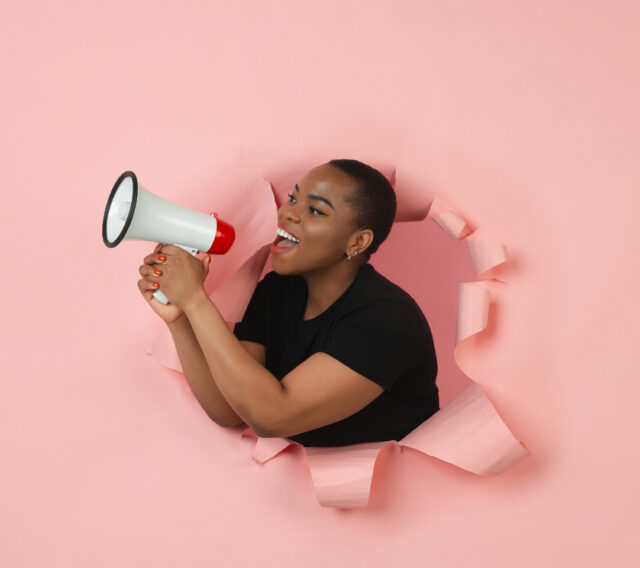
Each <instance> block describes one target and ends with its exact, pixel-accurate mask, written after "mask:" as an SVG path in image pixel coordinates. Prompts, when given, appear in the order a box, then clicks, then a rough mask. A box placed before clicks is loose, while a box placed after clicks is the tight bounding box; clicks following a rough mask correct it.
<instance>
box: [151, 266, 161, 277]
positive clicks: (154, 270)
mask: <svg viewBox="0 0 640 568" xmlns="http://www.w3.org/2000/svg"><path fill="white" fill-rule="evenodd" d="M153 273H154V274H155V275H156V276H160V275H161V274H162V271H160V270H158V269H157V268H154V269H153Z"/></svg>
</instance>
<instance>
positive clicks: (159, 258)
mask: <svg viewBox="0 0 640 568" xmlns="http://www.w3.org/2000/svg"><path fill="white" fill-rule="evenodd" d="M158 260H159V261H160V262H164V261H165V260H167V257H166V256H165V255H164V254H159V255H158Z"/></svg>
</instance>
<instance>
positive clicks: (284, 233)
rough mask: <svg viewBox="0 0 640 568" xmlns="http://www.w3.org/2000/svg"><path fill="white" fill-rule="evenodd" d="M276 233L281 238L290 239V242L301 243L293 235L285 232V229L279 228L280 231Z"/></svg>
mask: <svg viewBox="0 0 640 568" xmlns="http://www.w3.org/2000/svg"><path fill="white" fill-rule="evenodd" d="M276 233H277V234H278V235H280V236H281V237H284V238H285V239H289V240H290V241H293V242H294V243H299V242H300V241H299V240H298V239H296V238H295V237H294V236H293V235H290V234H289V233H287V231H285V230H284V229H281V228H280V227H278V229H277V230H276Z"/></svg>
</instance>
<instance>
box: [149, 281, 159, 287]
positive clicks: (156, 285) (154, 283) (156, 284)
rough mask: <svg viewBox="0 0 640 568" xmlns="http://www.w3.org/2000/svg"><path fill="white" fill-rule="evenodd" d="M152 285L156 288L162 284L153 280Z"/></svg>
mask: <svg viewBox="0 0 640 568" xmlns="http://www.w3.org/2000/svg"><path fill="white" fill-rule="evenodd" d="M151 285H152V286H153V287H154V288H157V287H158V286H160V284H158V283H157V282H152V283H151Z"/></svg>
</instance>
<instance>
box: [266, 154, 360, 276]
mask: <svg viewBox="0 0 640 568" xmlns="http://www.w3.org/2000/svg"><path fill="white" fill-rule="evenodd" d="M355 189H356V182H355V180H353V179H352V178H351V177H349V176H348V175H347V174H345V173H344V172H343V171H341V170H339V169H338V168H336V167H334V166H332V165H330V164H324V165H322V166H318V167H316V168H313V169H312V170H311V171H310V172H309V173H308V174H307V175H306V176H304V178H303V179H302V180H301V181H300V183H298V184H296V186H295V189H294V190H293V191H292V192H291V193H290V194H289V201H288V202H286V203H284V204H283V205H282V207H280V209H279V210H278V227H279V228H280V229H284V230H285V231H286V232H287V233H289V235H291V236H293V237H294V238H295V239H297V240H298V241H299V242H298V243H297V244H296V243H294V242H292V241H291V240H289V239H287V238H283V237H282V236H278V237H277V238H276V240H275V241H274V242H273V244H272V245H271V265H272V266H273V269H274V270H275V271H276V272H277V273H278V274H300V275H303V274H305V273H311V272H314V271H317V270H322V269H324V268H328V267H330V266H334V265H336V264H338V263H340V262H342V261H343V260H344V254H345V252H347V250H350V249H348V246H349V244H350V243H351V242H352V240H353V239H352V237H353V235H354V233H355V232H357V231H356V227H355V223H354V217H355V211H354V210H353V208H352V206H351V205H350V204H348V203H346V202H345V200H344V198H345V197H346V196H348V195H349V194H350V193H351V192H352V191H354V190H355Z"/></svg>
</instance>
